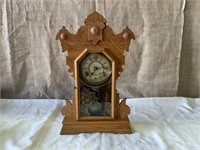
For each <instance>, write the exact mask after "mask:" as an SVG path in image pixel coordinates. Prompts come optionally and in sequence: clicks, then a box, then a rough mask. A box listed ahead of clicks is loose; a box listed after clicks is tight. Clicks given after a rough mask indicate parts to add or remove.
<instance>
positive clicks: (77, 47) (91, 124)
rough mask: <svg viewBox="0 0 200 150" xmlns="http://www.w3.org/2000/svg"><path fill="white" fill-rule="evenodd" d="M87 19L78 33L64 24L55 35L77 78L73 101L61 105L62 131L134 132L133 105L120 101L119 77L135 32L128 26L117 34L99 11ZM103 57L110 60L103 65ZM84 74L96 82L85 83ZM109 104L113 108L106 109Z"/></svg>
mask: <svg viewBox="0 0 200 150" xmlns="http://www.w3.org/2000/svg"><path fill="white" fill-rule="evenodd" d="M84 23H85V25H84V26H81V27H80V28H79V30H78V32H77V33H76V34H71V33H70V32H69V31H68V30H67V29H66V28H65V27H64V26H63V27H62V29H60V30H59V32H58V33H57V35H56V40H60V43H61V47H62V51H63V52H65V51H66V50H67V53H68V56H67V58H66V60H67V65H68V66H69V70H68V71H69V72H70V73H71V75H72V76H73V77H74V79H75V88H74V95H73V98H72V103H71V102H70V101H69V100H66V106H65V107H64V108H63V109H62V114H63V115H64V120H63V127H62V130H61V134H78V133H82V132H112V133H131V132H132V131H131V128H130V126H129V121H128V117H127V115H128V114H129V112H130V109H129V107H128V106H127V105H126V99H124V100H123V101H122V102H121V103H120V104H119V95H118V94H117V90H116V80H117V78H118V77H119V75H120V72H122V71H123V69H122V66H123V65H124V64H125V55H124V52H125V51H128V48H129V45H130V41H131V39H134V33H133V32H132V31H131V30H130V29H129V28H128V27H125V28H124V29H123V31H122V32H121V33H119V34H115V33H114V32H113V30H112V28H111V27H109V26H107V25H106V20H105V18H104V17H103V16H102V15H100V14H99V13H98V12H96V11H95V12H93V13H92V14H90V15H88V17H87V18H86V19H85V21H84ZM90 57H92V58H91V59H93V60H90V61H91V63H90V64H89V65H88V68H89V69H88V68H87V69H85V70H84V69H82V66H83V67H84V65H85V64H84V63H87V61H89V60H87V58H88V59H90ZM95 57H96V58H95ZM102 59H103V60H104V61H107V62H108V63H109V66H106V65H105V66H104V62H101V60H102ZM85 66H86V67H87V65H85ZM107 67H110V68H107ZM106 69H107V71H106ZM109 69H110V70H109ZM88 70H89V71H88ZM91 70H92V71H91ZM84 71H85V72H84ZM101 71H102V72H101ZM83 72H84V73H83ZM103 73H104V74H107V76H108V74H109V75H110V77H109V76H108V79H107V78H106V77H107V76H106V75H105V77H104V75H102V74H103ZM82 74H84V75H82ZM85 74H86V75H85ZM84 76H86V77H85V80H86V82H87V79H88V80H91V83H93V82H94V84H89V83H86V82H85V81H84ZM101 78H103V79H104V78H105V82H103V83H102V84H96V83H95V81H99V83H100V81H101V80H103V79H101ZM87 93H88V94H87ZM88 95H90V96H88ZM91 99H92V100H91ZM102 99H103V100H102ZM108 99H109V100H108ZM90 100H91V101H90ZM91 103H92V104H91ZM106 104H107V107H108V108H110V111H109V110H106V109H105V108H106ZM92 106H93V108H92ZM95 111H96V112H95ZM87 112H88V113H87Z"/></svg>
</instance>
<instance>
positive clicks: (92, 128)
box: [60, 118, 132, 135]
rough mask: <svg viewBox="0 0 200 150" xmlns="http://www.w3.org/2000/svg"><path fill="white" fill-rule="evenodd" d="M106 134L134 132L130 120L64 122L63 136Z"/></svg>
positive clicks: (65, 120)
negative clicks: (93, 133)
mask: <svg viewBox="0 0 200 150" xmlns="http://www.w3.org/2000/svg"><path fill="white" fill-rule="evenodd" d="M92 132H104V133H115V134H131V133H132V130H131V127H130V124H129V120H128V119H115V120H107V121H69V120H67V119H66V118H64V120H63V127H62V130H61V133H60V134H61V135H67V134H79V133H92Z"/></svg>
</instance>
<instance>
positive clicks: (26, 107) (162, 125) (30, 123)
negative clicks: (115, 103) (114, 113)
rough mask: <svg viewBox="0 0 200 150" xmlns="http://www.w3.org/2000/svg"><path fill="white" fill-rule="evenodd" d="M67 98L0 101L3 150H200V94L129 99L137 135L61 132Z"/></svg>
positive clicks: (133, 125) (0, 143) (130, 118)
mask: <svg viewBox="0 0 200 150" xmlns="http://www.w3.org/2000/svg"><path fill="white" fill-rule="evenodd" d="M64 105H65V102H64V100H55V99H54V100H49V99H48V100H47V99H40V100H36V99H1V100H0V149H1V150H18V149H19V150H29V149H33V150H40V149H41V150H44V149H52V150H54V149H55V150H62V149H63V150H64V149H70V150H71V149H72V150H82V149H83V150H104V149H106V150H113V149H114V150H122V149H123V150H129V149H131V150H132V149H136V150H138V149H139V150H140V149H145V150H148V149H149V150H159V149H161V150H164V149H170V150H171V149H174V150H188V149H190V150H193V149H194V150H199V149H200V98H196V99H195V98H193V99H192V98H184V97H162V98H161V97H160V98H159V97H157V98H134V99H132V98H130V99H128V100H127V105H128V106H129V107H130V108H131V113H130V115H129V120H130V124H131V127H132V128H133V129H134V130H135V132H134V133H133V134H112V133H81V134H78V135H62V136H61V135H59V133H60V130H61V127H62V119H63V116H62V115H61V113H60V110H61V108H62V106H64Z"/></svg>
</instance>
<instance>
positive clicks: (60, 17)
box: [0, 0, 200, 99]
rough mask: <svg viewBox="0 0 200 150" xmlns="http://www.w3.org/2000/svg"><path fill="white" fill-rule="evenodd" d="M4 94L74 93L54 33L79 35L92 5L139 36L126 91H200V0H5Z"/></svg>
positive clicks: (122, 87) (0, 52)
mask: <svg viewBox="0 0 200 150" xmlns="http://www.w3.org/2000/svg"><path fill="white" fill-rule="evenodd" d="M0 4H1V5H0V6H1V11H0V13H1V14H0V17H1V18H0V19H1V20H0V22H1V38H0V39H1V45H0V62H1V65H0V67H1V68H0V69H1V97H2V98H69V99H70V97H71V96H72V93H73V87H74V81H73V79H72V77H71V76H70V74H69V73H68V72H67V67H66V62H65V57H66V54H65V53H62V52H61V47H60V44H59V42H58V41H56V40H55V35H56V33H57V32H58V30H59V29H60V28H61V26H63V25H65V26H66V28H67V29H69V31H70V32H72V33H76V31H77V29H78V28H79V27H80V26H81V25H83V22H84V19H85V18H86V16H87V15H88V14H90V13H91V12H93V11H95V10H96V11H98V12H100V13H101V14H102V15H103V16H104V17H105V18H106V19H107V24H108V25H109V26H111V27H112V28H113V30H114V31H115V32H116V33H118V32H120V31H121V30H122V29H123V28H124V27H125V26H126V25H128V26H129V27H130V28H131V29H132V30H133V31H134V33H135V35H136V39H135V41H133V42H132V43H131V46H130V52H129V53H126V65H125V66H124V72H123V73H122V74H121V76H120V78H119V80H118V81H117V88H118V91H119V93H120V97H143V96H144V97H150V96H177V94H178V95H179V96H188V97H199V96H200V88H199V87H200V59H199V58H200V52H199V51H200V50H199V49H200V48H199V47H200V42H199V38H200V26H199V24H200V17H199V16H200V13H199V12H200V11H199V9H200V1H198V0H176V1H174V0H167V1H166V0H159V1H158V0H148V1H147V0H110V1H109V0H108V1H103V0H98V1H97V0H96V1H93V0H85V1H83V0H73V1H72V0H68V1H67V0H59V1H55V0H18V1H15V0H4V1H0Z"/></svg>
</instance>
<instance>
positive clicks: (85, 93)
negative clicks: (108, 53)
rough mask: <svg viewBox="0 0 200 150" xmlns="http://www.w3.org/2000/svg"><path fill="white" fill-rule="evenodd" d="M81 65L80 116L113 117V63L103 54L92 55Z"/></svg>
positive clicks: (88, 55)
mask: <svg viewBox="0 0 200 150" xmlns="http://www.w3.org/2000/svg"><path fill="white" fill-rule="evenodd" d="M79 65H80V66H79V68H80V69H79V71H80V77H81V80H80V115H81V116H111V112H112V110H111V75H112V63H111V62H110V60H109V59H107V58H106V57H105V55H103V54H101V53H90V54H87V55H86V56H85V57H84V58H83V59H82V60H81V62H80V64H79Z"/></svg>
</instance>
